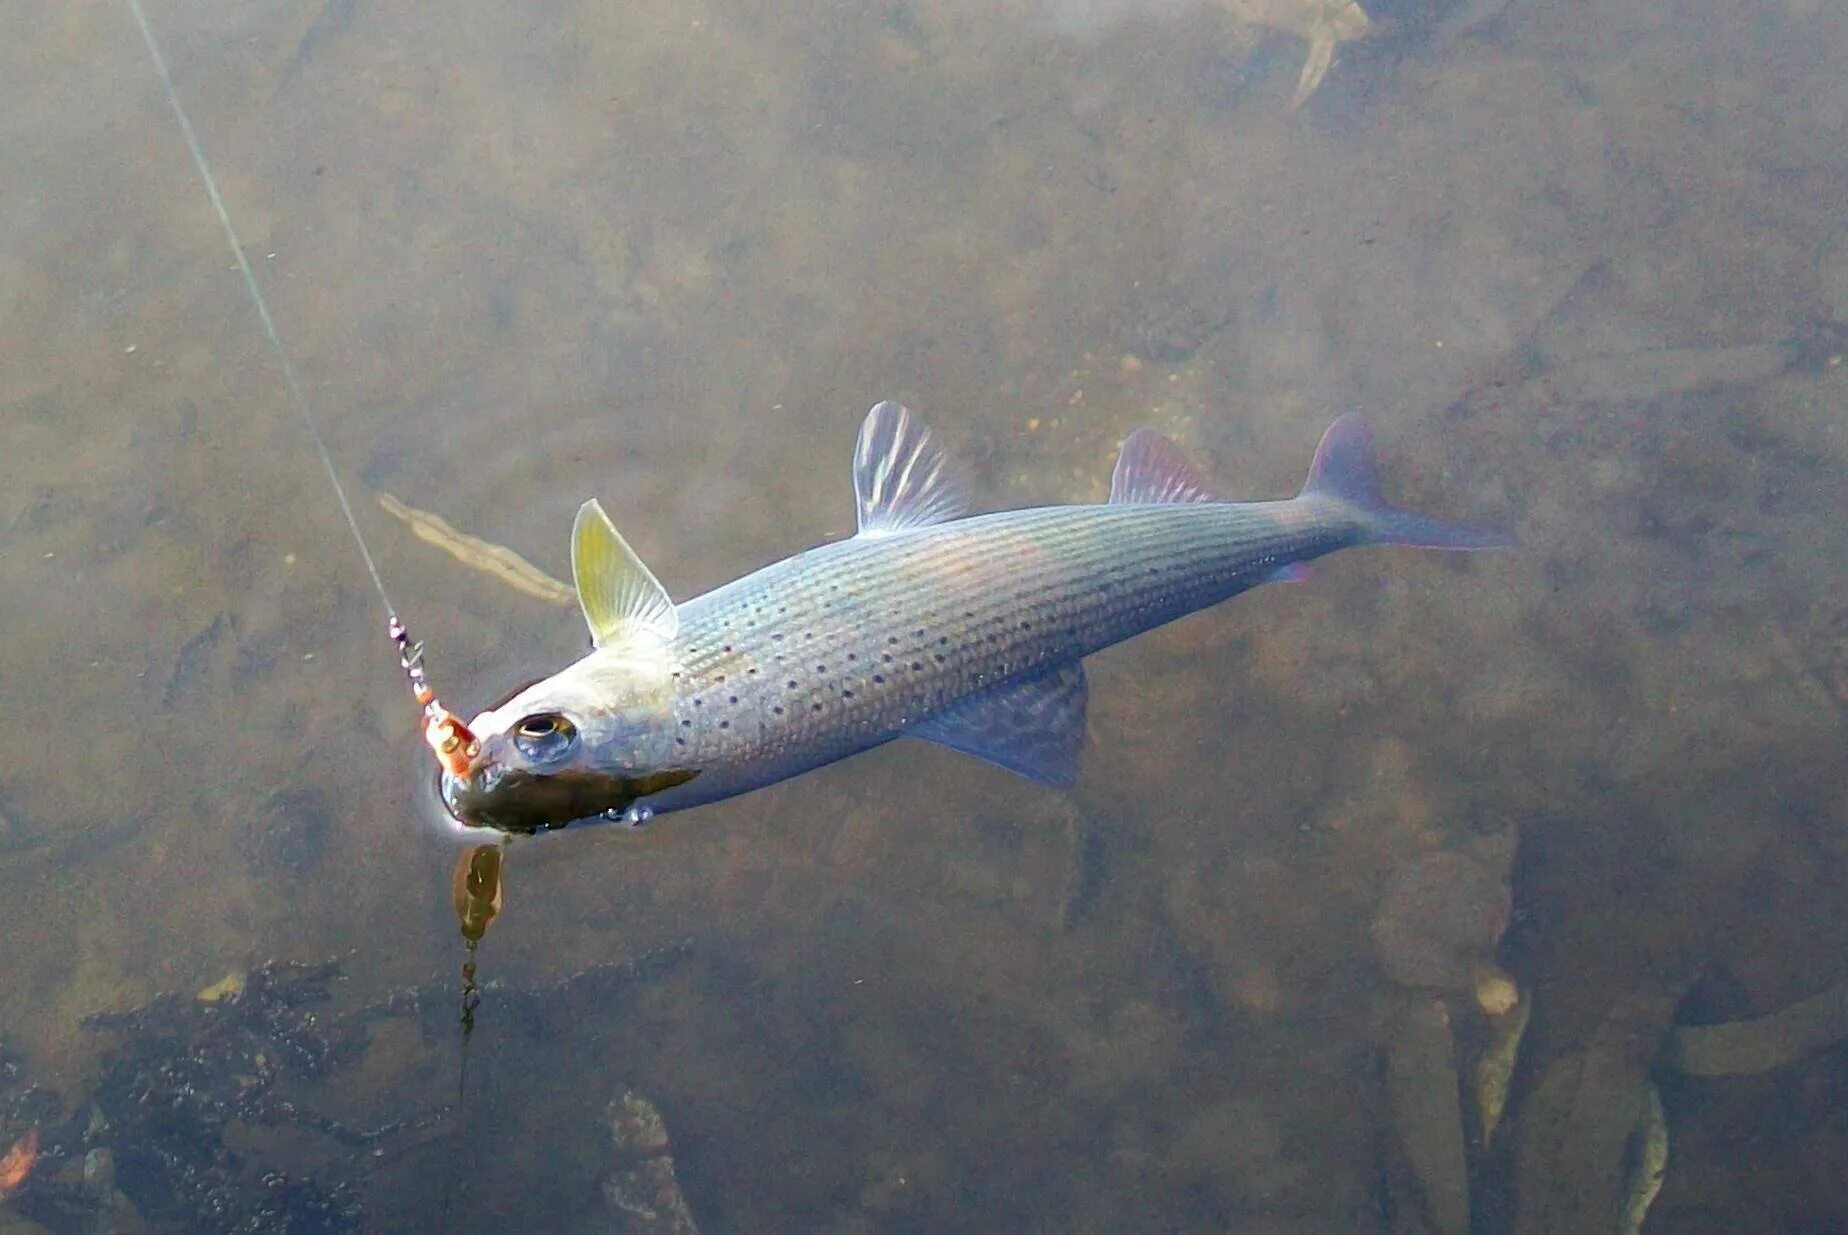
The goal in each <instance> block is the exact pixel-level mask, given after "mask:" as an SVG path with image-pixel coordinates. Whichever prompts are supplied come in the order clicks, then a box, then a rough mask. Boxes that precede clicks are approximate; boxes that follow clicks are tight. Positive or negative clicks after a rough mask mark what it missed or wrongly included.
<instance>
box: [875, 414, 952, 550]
mask: <svg viewBox="0 0 1848 1235" xmlns="http://www.w3.org/2000/svg"><path fill="white" fill-rule="evenodd" d="M853 495H854V500H855V503H856V505H857V509H858V512H859V517H860V535H862V536H886V535H890V534H891V533H893V532H902V531H904V530H905V529H907V528H914V527H925V526H927V525H929V524H932V523H944V522H947V521H948V520H951V519H959V518H961V517H962V516H963V515H965V514H967V513H968V512H969V488H968V485H967V484H965V483H964V481H963V477H962V469H960V468H959V467H957V466H956V462H955V460H953V459H951V458H950V456H949V455H948V454H946V453H944V451H943V449H942V447H940V446H938V445H937V443H936V442H935V441H933V440H932V439H931V435H930V430H929V429H927V428H925V427H924V422H923V421H921V420H919V419H918V418H917V417H915V416H913V415H912V414H911V413H910V412H909V411H907V410H906V409H905V408H903V407H901V406H900V405H899V404H897V403H893V402H890V401H887V402H885V403H881V404H879V405H877V406H876V407H874V408H873V410H872V411H870V412H868V413H866V420H865V422H864V423H863V424H861V426H860V440H859V441H858V442H856V443H855V444H854V450H853Z"/></svg>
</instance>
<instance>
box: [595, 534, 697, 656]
mask: <svg viewBox="0 0 1848 1235" xmlns="http://www.w3.org/2000/svg"><path fill="white" fill-rule="evenodd" d="M571 574H572V577H573V579H574V580H575V581H576V582H577V595H578V604H579V605H580V606H582V607H583V610H584V621H585V622H586V623H588V624H589V626H590V639H591V642H592V643H593V644H595V645H596V646H597V647H604V646H606V645H608V644H611V643H620V642H624V641H626V640H630V639H643V640H657V641H659V642H660V643H663V644H665V643H669V642H672V640H673V638H674V635H675V634H676V633H678V632H679V630H680V615H679V613H678V612H676V611H675V609H674V602H673V601H672V600H670V599H669V598H668V595H667V589H666V588H664V587H662V586H661V582H660V580H658V579H656V578H655V577H654V574H653V572H651V571H650V570H649V569H648V567H646V566H644V565H643V564H642V559H641V558H639V557H637V556H636V555H635V550H633V549H631V548H630V547H629V544H628V542H627V541H625V540H624V539H623V538H622V535H621V534H620V533H619V532H617V530H616V525H615V524H614V523H611V522H610V517H609V516H608V515H606V514H604V513H603V507H602V506H601V505H600V504H599V503H598V502H597V500H596V499H595V498H592V499H591V500H590V501H588V502H585V503H584V504H583V505H582V506H580V507H579V508H578V513H577V522H576V523H574V524H573V525H572V527H571Z"/></svg>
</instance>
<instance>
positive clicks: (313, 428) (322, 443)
mask: <svg viewBox="0 0 1848 1235" xmlns="http://www.w3.org/2000/svg"><path fill="white" fill-rule="evenodd" d="M126 3H127V4H128V11H129V12H130V13H131V14H133V16H134V18H135V25H137V26H139V27H140V28H141V39H142V41H143V42H144V43H146V44H147V47H148V58H149V59H151V60H152V61H153V62H154V72H155V73H156V74H158V75H159V77H160V86H161V89H162V90H163V91H165V92H166V95H167V103H168V105H169V106H171V107H172V108H173V118H174V119H175V120H177V121H179V123H180V133H181V134H182V135H183V136H184V137H185V138H186V149H187V150H189V151H191V153H192V160H193V166H194V167H196V168H198V169H199V179H200V180H201V181H203V182H204V183H205V194H206V196H207V197H209V198H210V199H211V201H212V210H213V212H214V213H215V214H217V215H218V223H219V226H220V227H222V228H224V232H225V240H226V241H227V242H229V244H230V245H231V256H232V258H233V259H234V260H236V262H237V269H238V273H239V274H241V275H243V276H244V288H245V290H246V291H248V292H249V293H250V303H251V304H253V305H255V306H256V310H257V320H258V321H260V322H261V323H262V324H263V334H264V337H265V338H267V339H268V340H269V343H270V350H272V351H274V352H275V353H276V363H277V365H278V366H279V367H280V368H281V370H282V384H283V385H284V386H285V387H286V388H287V389H288V392H289V402H291V403H293V404H294V405H295V411H296V413H297V415H299V416H300V417H301V421H302V427H303V428H304V429H306V430H307V431H308V439H309V441H311V442H313V443H314V449H315V453H316V454H317V455H319V456H320V459H321V470H322V471H324V472H326V473H327V483H328V484H329V485H330V486H331V487H332V488H333V490H334V500H335V501H337V502H339V503H340V513H341V514H342V515H344V516H345V517H346V525H347V530H348V531H349V532H351V533H353V543H354V544H355V545H357V546H359V556H360V557H361V558H362V559H363V560H364V561H365V563H366V574H368V575H369V576H371V578H372V586H373V588H374V590H376V591H377V592H378V594H379V601H380V603H381V604H383V605H384V606H385V619H386V621H385V634H386V637H387V638H389V639H390V640H391V641H392V644H393V645H394V646H395V647H396V648H397V650H398V667H399V668H400V669H402V670H403V671H404V677H405V680H406V681H407V682H409V683H410V686H411V695H412V697H413V698H414V699H416V700H417V704H418V706H419V707H421V708H422V709H423V717H424V742H425V743H426V744H427V745H428V746H429V747H430V749H431V751H432V752H434V753H435V755H436V758H437V762H438V763H440V764H441V765H442V767H443V768H444V769H445V770H446V771H447V772H449V774H450V775H452V776H463V775H466V774H467V772H468V770H469V764H470V763H471V762H472V761H473V759H474V757H475V755H476V754H477V753H479V752H480V749H481V746H480V743H478V742H477V741H476V740H475V735H474V734H473V733H471V732H469V728H468V725H467V724H465V723H464V722H463V721H462V720H461V719H460V718H459V717H457V716H456V715H454V714H453V713H452V712H450V711H449V709H447V708H445V707H444V706H443V705H442V703H441V702H440V701H439V700H438V699H437V697H436V692H435V691H434V690H433V689H431V687H430V684H429V682H428V681H427V680H425V677H424V667H423V655H424V649H423V644H421V643H417V642H414V641H413V640H412V639H411V635H410V631H408V630H406V629H405V626H404V623H403V622H401V621H399V620H398V607H397V606H396V605H394V604H392V603H391V593H389V592H387V591H386V590H385V580H384V579H382V578H380V577H379V567H378V563H377V562H375V561H373V560H372V549H371V546H369V545H368V544H367V543H366V535H365V533H364V532H362V531H360V530H359V520H358V519H357V518H355V517H354V515H353V503H352V502H351V501H350V500H349V499H348V498H347V491H346V486H345V485H344V484H342V483H341V481H340V472H339V470H338V469H336V468H335V467H334V457H333V455H332V454H331V453H329V451H328V449H327V439H325V438H324V437H322V436H321V427H320V425H318V424H316V423H315V419H314V413H312V412H310V411H309V410H308V400H307V399H305V398H303V397H302V388H301V385H300V384H299V383H298V382H296V380H295V366H294V365H291V364H290V363H289V353H288V350H287V349H285V348H284V347H283V346H282V336H281V335H280V334H278V333H277V331H276V322H275V320H274V319H273V318H271V317H270V311H269V303H268V302H267V301H265V300H264V299H263V289H262V288H260V287H258V286H257V276H256V275H255V274H254V273H252V272H251V269H250V261H249V260H248V259H247V258H246V257H245V256H244V245H243V243H242V242H241V241H239V240H238V238H237V228H236V227H234V226H232V223H231V212H230V211H229V210H227V209H226V208H225V199H224V197H223V195H221V194H220V193H219V191H218V179H217V177H215V176H213V175H212V165H211V164H210V163H209V162H207V161H206V157H205V148H204V147H203V146H202V145H200V144H199V135H198V133H196V132H195V131H194V130H193V126H192V121H191V120H190V119H189V118H188V117H187V115H186V108H185V107H184V106H182V105H181V103H180V92H179V91H178V90H176V89H174V85H173V74H172V73H170V72H168V71H167V58H166V57H165V56H163V55H161V51H160V42H159V40H157V39H156V38H155V37H154V27H153V25H151V24H150V23H149V21H148V15H147V13H146V11H145V10H143V9H142V7H141V0H126Z"/></svg>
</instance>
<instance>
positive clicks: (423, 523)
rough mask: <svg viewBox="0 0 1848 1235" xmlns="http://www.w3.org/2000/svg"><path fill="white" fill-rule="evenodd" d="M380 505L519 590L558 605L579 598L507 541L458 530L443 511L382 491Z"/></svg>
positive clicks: (434, 542) (445, 549)
mask: <svg viewBox="0 0 1848 1235" xmlns="http://www.w3.org/2000/svg"><path fill="white" fill-rule="evenodd" d="M379 505H380V506H383V507H384V508H385V512H386V513H387V514H389V515H391V516H393V517H394V518H396V519H399V520H401V521H402V522H403V523H404V525H405V526H406V527H408V528H410V529H411V534H412V535H413V536H415V537H417V539H419V540H421V541H423V542H424V543H425V544H427V545H435V546H436V547H437V548H439V549H441V550H442V551H443V552H444V553H447V554H448V555H449V556H450V557H453V558H454V559H456V561H458V562H461V563H462V564H463V565H464V566H472V567H474V568H475V569H476V570H479V571H481V572H482V573H483V574H486V575H491V576H493V577H494V578H496V579H498V580H500V581H501V582H502V583H505V584H506V585H507V586H508V587H510V588H513V589H514V590H515V591H519V592H524V593H526V594H527V595H528V596H532V597H535V598H537V599H539V600H545V601H550V602H551V603H552V604H555V605H568V604H570V603H571V602H572V601H573V600H575V599H576V598H577V593H576V592H575V591H573V590H572V588H571V586H570V585H569V584H566V583H561V582H559V581H558V580H557V579H554V578H553V577H552V576H551V575H548V574H546V573H545V572H544V571H543V570H540V569H539V568H538V567H537V566H534V565H533V564H532V563H531V562H529V561H527V560H526V559H525V558H523V557H521V556H520V555H519V554H517V553H515V552H514V551H513V550H512V549H509V548H507V547H506V546H505V545H496V544H491V543H489V542H488V541H485V540H482V539H481V538H480V537H478V536H470V535H469V534H468V533H467V532H460V531H457V530H456V529H455V527H454V526H452V525H451V524H450V523H449V521H448V520H447V519H444V518H443V517H442V516H441V515H435V514H431V513H430V512H429V511H427V510H418V509H417V508H416V507H414V506H406V505H405V504H404V503H403V502H400V501H399V500H398V499H397V498H395V497H393V496H392V495H391V494H389V493H381V494H379Z"/></svg>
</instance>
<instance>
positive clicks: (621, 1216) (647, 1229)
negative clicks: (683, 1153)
mask: <svg viewBox="0 0 1848 1235" xmlns="http://www.w3.org/2000/svg"><path fill="white" fill-rule="evenodd" d="M609 1119H610V1149H611V1154H610V1157H611V1160H612V1162H613V1165H612V1167H611V1169H610V1173H609V1174H608V1175H605V1176H604V1177H603V1200H604V1203H605V1204H606V1205H607V1206H608V1217H609V1219H610V1221H609V1224H608V1225H606V1226H604V1227H602V1228H601V1229H602V1230H603V1231H606V1232H608V1233H609V1235H699V1226H698V1224H697V1223H695V1222H694V1221H693V1211H692V1210H691V1209H689V1208H688V1207H687V1200H686V1197H685V1196H684V1195H682V1193H681V1191H680V1180H679V1178H678V1176H677V1174H676V1172H675V1170H674V1156H673V1154H672V1152H671V1150H672V1142H671V1141H670V1139H669V1137H668V1134H667V1123H666V1121H665V1120H663V1119H662V1118H661V1112H660V1111H658V1110H656V1109H655V1105H654V1103H652V1102H650V1101H649V1100H648V1099H647V1098H644V1097H642V1096H641V1095H640V1094H638V1093H636V1092H635V1091H634V1090H631V1089H625V1090H624V1091H623V1092H622V1093H621V1094H619V1095H618V1096H617V1098H616V1100H615V1101H613V1102H611V1103H610V1113H609Z"/></svg>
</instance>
